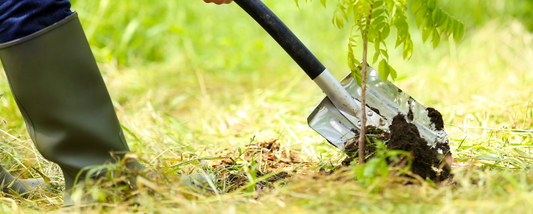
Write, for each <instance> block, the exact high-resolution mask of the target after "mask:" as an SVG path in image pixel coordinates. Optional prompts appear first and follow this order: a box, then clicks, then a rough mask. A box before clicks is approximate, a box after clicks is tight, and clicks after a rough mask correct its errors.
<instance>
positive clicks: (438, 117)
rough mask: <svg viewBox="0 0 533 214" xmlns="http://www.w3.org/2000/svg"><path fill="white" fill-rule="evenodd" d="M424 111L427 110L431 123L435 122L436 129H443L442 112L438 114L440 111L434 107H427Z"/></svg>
mask: <svg viewBox="0 0 533 214" xmlns="http://www.w3.org/2000/svg"><path fill="white" fill-rule="evenodd" d="M426 111H428V117H429V118H431V119H430V121H431V123H433V124H435V128H436V129H437V130H442V129H444V121H442V114H440V112H439V111H437V110H435V109H434V108H427V109H426Z"/></svg>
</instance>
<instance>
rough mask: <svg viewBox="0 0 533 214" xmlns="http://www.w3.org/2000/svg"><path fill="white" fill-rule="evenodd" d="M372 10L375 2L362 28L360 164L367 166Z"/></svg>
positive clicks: (371, 5)
mask: <svg viewBox="0 0 533 214" xmlns="http://www.w3.org/2000/svg"><path fill="white" fill-rule="evenodd" d="M372 10H374V0H372V2H371V4H370V15H368V18H367V19H366V27H365V28H361V36H362V39H363V65H362V66H363V68H362V69H361V76H362V77H361V78H362V80H361V132H359V164H361V165H363V164H365V143H366V133H365V132H366V67H367V64H368V63H367V59H366V55H367V49H368V48H367V46H368V41H367V39H366V34H367V29H366V28H368V26H370V20H372Z"/></svg>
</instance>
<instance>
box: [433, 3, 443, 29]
mask: <svg viewBox="0 0 533 214" xmlns="http://www.w3.org/2000/svg"><path fill="white" fill-rule="evenodd" d="M431 17H432V19H433V22H434V23H437V25H438V23H439V21H440V20H441V19H442V18H443V17H442V12H441V9H440V8H438V7H437V8H435V10H433V12H432V13H431Z"/></svg>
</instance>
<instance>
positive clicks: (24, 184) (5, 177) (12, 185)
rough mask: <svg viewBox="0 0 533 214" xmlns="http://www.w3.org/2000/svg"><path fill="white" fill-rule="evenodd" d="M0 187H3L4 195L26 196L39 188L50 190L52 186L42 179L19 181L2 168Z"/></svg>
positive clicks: (0, 167)
mask: <svg viewBox="0 0 533 214" xmlns="http://www.w3.org/2000/svg"><path fill="white" fill-rule="evenodd" d="M0 187H2V192H4V193H15V194H17V195H21V196H24V195H25V194H26V193H28V192H30V191H32V190H34V189H36V188H37V187H41V188H43V189H49V188H50V185H49V184H47V183H46V182H45V181H44V179H42V178H34V179H17V178H15V177H13V176H12V175H11V174H9V172H7V170H6V169H4V167H2V166H0Z"/></svg>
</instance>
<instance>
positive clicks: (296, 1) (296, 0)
mask: <svg viewBox="0 0 533 214" xmlns="http://www.w3.org/2000/svg"><path fill="white" fill-rule="evenodd" d="M294 2H295V3H296V7H297V8H298V9H300V4H298V0H294Z"/></svg>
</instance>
